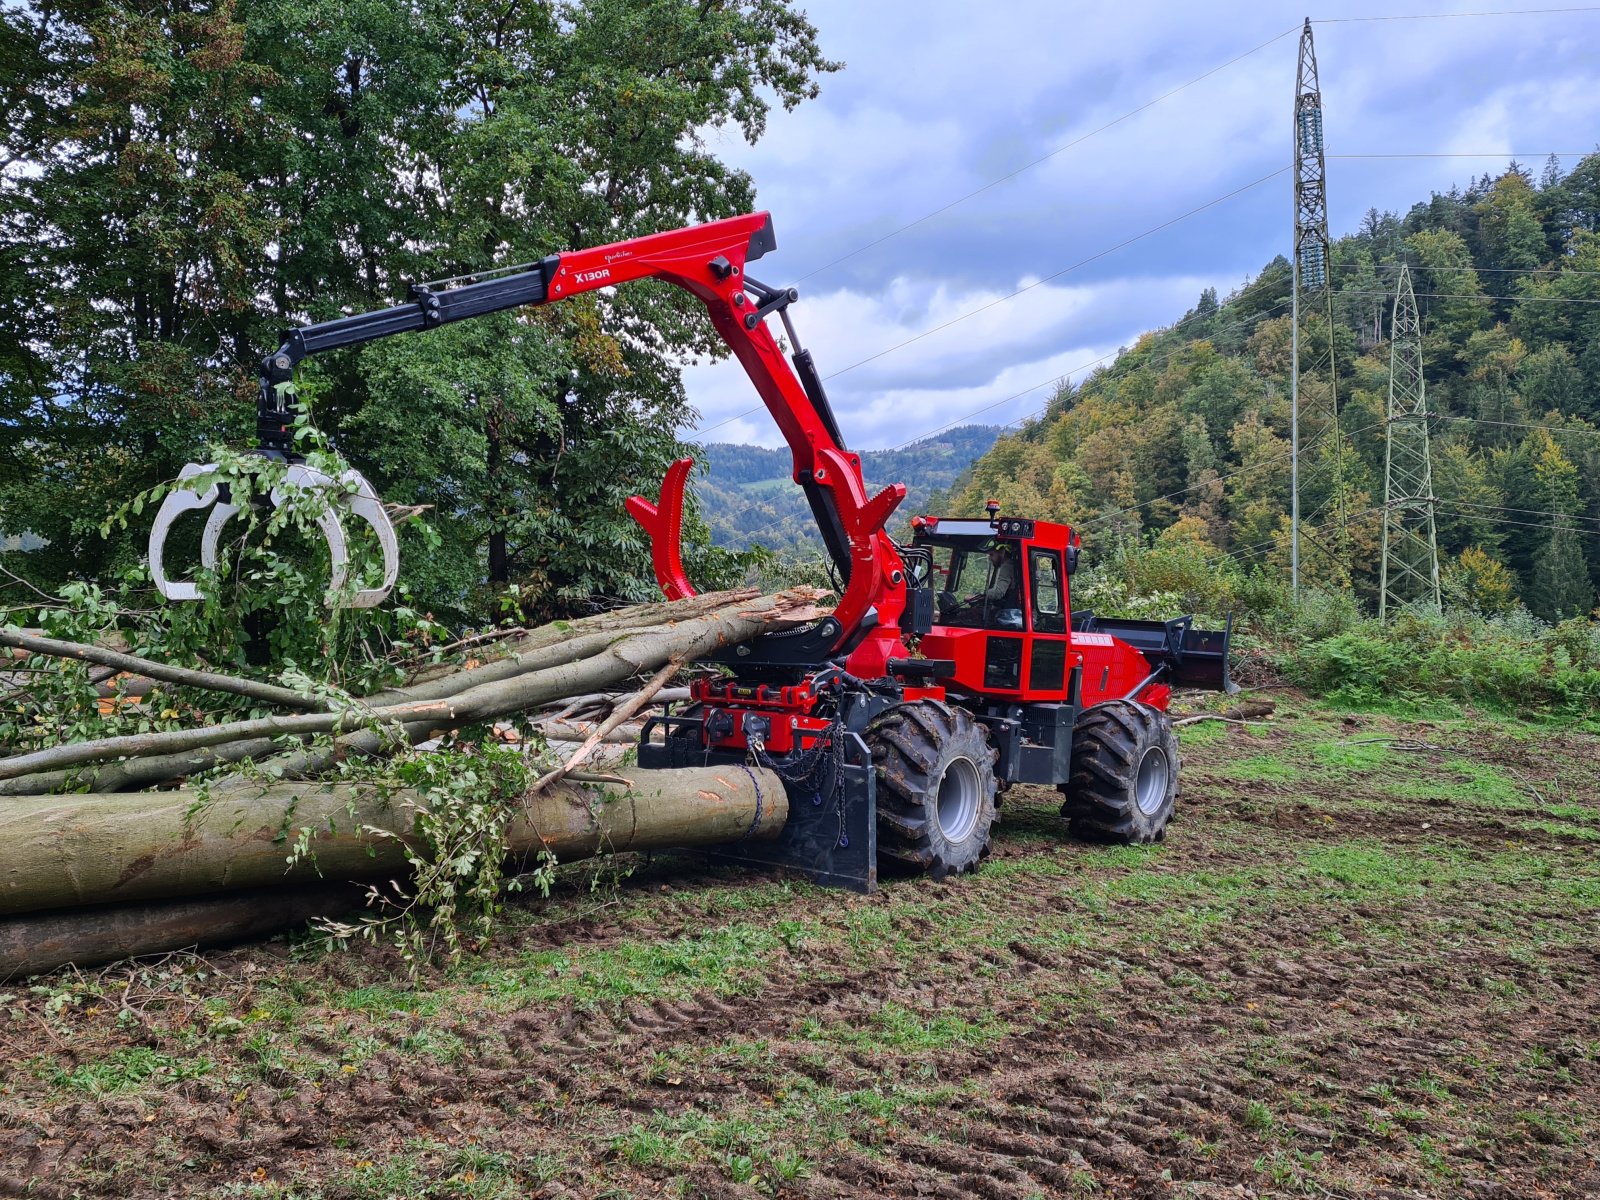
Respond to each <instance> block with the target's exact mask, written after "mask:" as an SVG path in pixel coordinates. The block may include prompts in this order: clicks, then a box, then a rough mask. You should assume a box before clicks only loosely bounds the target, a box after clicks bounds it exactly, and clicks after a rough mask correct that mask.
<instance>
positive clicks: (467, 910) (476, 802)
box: [288, 745, 555, 972]
mask: <svg viewBox="0 0 1600 1200" xmlns="http://www.w3.org/2000/svg"><path fill="white" fill-rule="evenodd" d="M346 776H347V778H351V779H360V780H362V781H364V782H369V783H372V784H374V785H375V786H377V787H379V788H380V789H381V790H383V791H386V792H389V793H391V795H392V793H393V792H394V790H395V789H399V788H405V789H408V790H409V791H410V792H413V793H416V794H417V795H418V797H419V799H418V800H417V801H407V802H405V804H406V808H407V809H408V810H409V814H410V817H411V821H410V836H406V837H398V836H397V835H396V834H394V833H392V832H391V831H389V830H387V829H383V828H379V827H375V826H370V825H369V826H365V827H364V828H363V832H365V833H366V834H367V835H368V836H370V837H372V838H374V839H381V840H395V841H399V843H400V845H401V846H402V847H403V848H404V851H405V856H406V862H407V863H408V864H409V865H410V868H411V878H410V882H409V883H408V884H407V885H405V886H401V885H400V884H398V883H394V884H391V885H390V886H388V887H384V888H378V887H374V888H371V889H369V891H368V897H367V899H368V904H369V906H370V907H371V908H372V909H373V910H374V911H372V912H370V913H368V914H365V915H364V916H363V917H362V918H361V919H360V920H358V921H355V922H344V921H333V920H325V921H323V922H321V923H320V928H321V930H322V932H323V934H325V935H326V936H327V937H328V938H329V939H330V940H331V941H332V942H334V943H335V944H338V945H345V944H348V943H349V942H350V941H351V940H352V939H354V938H361V939H365V940H367V941H378V940H379V939H380V938H382V937H384V936H385V935H387V936H389V937H390V938H391V939H392V940H393V943H394V945H395V947H396V949H398V950H399V951H400V954H401V956H402V957H403V958H404V959H405V961H406V963H407V964H408V965H409V966H410V967H411V969H412V971H413V972H415V971H416V970H417V969H418V968H419V967H420V966H421V964H422V963H423V962H425V961H429V960H432V959H435V958H439V957H443V958H447V959H450V960H452V961H453V960H457V959H459V958H460V957H461V955H462V953H463V951H464V949H465V942H464V940H463V935H464V934H466V935H476V936H477V937H478V938H487V937H488V936H489V934H490V933H491V932H492V930H493V928H494V920H495V917H496V916H497V915H498V914H499V912H500V906H501V900H502V897H503V895H504V893H505V892H506V891H520V890H521V889H522V887H523V882H524V878H525V877H526V878H528V879H530V880H531V881H532V883H533V884H534V886H535V887H537V888H538V889H539V890H540V891H541V892H543V893H544V894H545V895H548V894H549V891H550V880H551V872H552V870H553V868H554V867H555V857H554V856H553V855H552V854H550V853H549V852H548V851H545V852H542V853H541V854H539V855H538V857H537V859H536V860H535V861H534V862H531V863H523V864H520V865H521V866H522V867H523V868H524V870H523V871H522V872H521V873H518V874H515V875H513V876H511V877H510V878H508V877H507V876H506V874H505V865H506V861H507V856H508V854H509V852H510V843H509V839H508V832H509V830H510V827H511V822H512V820H513V819H514V818H515V817H516V815H517V813H518V812H520V811H521V806H522V799H523V797H524V796H525V795H526V794H527V792H528V789H529V787H531V786H532V784H533V782H534V777H533V774H532V772H531V771H530V770H529V765H528V759H527V758H525V757H524V756H523V755H522V754H521V753H520V752H519V751H517V750H515V749H512V748H506V747H493V746H489V745H484V746H479V747H475V748H471V749H468V750H461V749H456V748H446V749H441V750H433V751H418V752H412V753H407V754H402V755H400V756H399V757H397V758H395V759H392V760H387V761H385V762H383V763H381V764H376V765H374V764H363V765H361V766H359V767H356V768H354V769H352V770H349V771H347V772H346ZM317 832H318V831H317V830H314V829H311V828H309V827H306V828H302V829H301V830H300V831H299V836H298V838H297V839H296V840H295V843H294V847H293V850H292V852H291V853H290V854H289V856H288V861H289V862H290V863H291V864H293V863H296V862H299V861H301V860H302V859H306V858H310V859H312V860H314V859H315V854H316V842H315V838H316V834H317Z"/></svg>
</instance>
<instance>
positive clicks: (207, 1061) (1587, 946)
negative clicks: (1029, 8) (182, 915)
mask: <svg viewBox="0 0 1600 1200" xmlns="http://www.w3.org/2000/svg"><path fill="white" fill-rule="evenodd" d="M1182 741H1183V753H1184V759H1185V763H1184V776H1183V779H1184V791H1183V797H1182V800H1181V802H1180V804H1181V808H1180V816H1179V819H1178V820H1177V821H1176V822H1175V823H1174V824H1173V826H1172V829H1171V834H1170V836H1169V838H1168V840H1167V842H1166V843H1165V844H1164V845H1162V846H1159V847H1155V848H1151V849H1148V850H1144V849H1125V848H1109V849H1108V848H1104V847H1098V848H1097V847H1091V846H1083V845H1078V844H1074V843H1072V842H1070V841H1067V840H1065V839H1064V837H1063V831H1062V829H1061V828H1060V821H1059V818H1058V817H1057V816H1056V815H1055V802H1054V800H1053V797H1052V794H1051V793H1049V792H1047V791H1044V790H1042V789H1025V788H1024V789H1015V790H1013V791H1012V792H1010V793H1009V794H1008V795H1007V797H1006V804H1005V808H1004V824H1003V826H1002V827H1001V829H1000V831H999V835H998V837H997V840H996V845H995V853H994V855H993V857H992V858H991V859H990V860H989V862H988V864H987V865H986V866H985V867H984V868H983V870H982V871H981V872H980V873H979V874H978V875H976V876H974V877H968V878H963V879H960V880H953V881H948V882H944V883H934V882H930V881H928V880H924V879H909V880H899V881H895V882H892V883H891V884H889V885H888V886H886V887H884V888H883V889H882V891H881V892H880V893H879V894H878V895H876V896H873V897H871V898H864V897H857V896H851V895H845V894H841V893H837V892H825V891H822V890H819V889H816V888H813V887H811V886H809V885H805V884H799V883H792V882H783V881H777V880H772V879H763V878H760V877H757V876H752V875H750V874H744V873H738V872H727V871H711V870H707V869H705V868H703V867H700V866H697V865H696V864H694V863H693V862H691V861H685V860H675V861H674V860H665V861H655V862H641V863H639V864H637V865H636V867H635V868H634V869H633V870H632V873H631V874H629V875H627V876H626V877H624V878H620V879H619V878H617V877H616V875H615V872H614V869H613V871H611V872H607V873H602V874H600V875H596V874H594V873H593V872H589V873H579V872H577V871H576V869H573V871H572V873H571V875H570V877H569V878H568V879H567V880H566V881H565V883H564V884H563V888H562V889H561V890H560V891H558V894H557V895H556V897H555V898H554V899H553V900H551V901H549V902H543V901H528V902H519V903H518V904H517V905H516V906H515V909H514V911H513V912H512V913H511V914H510V916H509V918H508V928H507V929H506V931H505V932H504V934H503V935H502V936H501V937H500V938H499V940H497V941H496V943H495V944H494V945H493V946H491V947H489V948H487V949H485V950H483V951H482V952H481V953H480V954H477V955H474V956H472V957H470V958H469V959H468V961H466V962H464V963H462V964H461V965H459V966H457V967H454V968H451V969H448V970H436V971H431V972H428V973H425V974H424V975H423V976H422V978H420V979H419V980H417V981H415V982H412V981H410V980H408V979H407V977H406V974H405V972H404V970H403V969H402V968H401V966H400V964H399V961H398V959H397V958H396V957H395V956H393V955H392V954H390V953H387V952H385V951H382V950H378V949H372V948H367V949H360V950H356V951H353V952H349V953H344V954H328V953H317V952H315V951H314V950H306V949H304V948H301V949H298V950H296V949H292V948H291V947H290V946H289V945H288V944H287V943H285V942H279V943H276V944H272V945H268V946H257V947H254V948H250V949H244V950H237V951H231V952H227V953H218V954H212V955H207V956H203V957H201V958H192V957H186V958H174V959H171V960H168V961H166V962H164V963H159V964H154V965H151V964H145V965H141V966H137V967H133V968H127V967H124V968H116V969H111V970H108V971H105V972H100V973H95V974H89V975H84V976H56V977H52V978H48V979H44V980H35V981H12V982H10V983H8V984H0V1069H3V1072H4V1077H3V1082H0V1195H27V1196H41V1197H69V1196H85V1197H147V1196H218V1197H232V1196H239V1197H280V1198H287V1197H300V1198H303V1200H311V1198H313V1197H321V1198H326V1200H334V1198H344V1197H348V1198H373V1200H377V1198H380V1197H391V1196H392V1197H404V1198H406V1200H410V1198H413V1197H423V1196H429V1197H435V1196H436V1197H485V1198H498V1197H513V1196H529V1195H536V1196H537V1195H542V1196H550V1197H567V1196H581V1197H600V1196H616V1197H629V1196H653V1195H657V1194H662V1195H674V1194H682V1195H698V1196H709V1197H735V1196H753V1195H780V1196H790V1197H829V1196H850V1197H863V1196H896V1197H901V1196H904V1197H911V1196H943V1197H967V1196H977V1197H993V1198H997V1200H999V1198H1005V1200H1011V1198H1015V1200H1023V1198H1025V1197H1035V1196H1080V1195H1081V1196H1089V1195H1096V1196H1117V1197H1145V1196H1150V1197H1181V1196H1190V1197H1234V1196H1293V1195H1310V1196H1322V1197H1327V1196H1332V1197H1351V1198H1354V1197H1414V1196H1451V1197H1455V1196H1469V1197H1483V1198H1490V1197H1505V1198H1507V1200H1512V1198H1518V1200H1520V1198H1523V1197H1539V1196H1550V1197H1579V1196H1595V1195H1600V1167H1597V1166H1596V1162H1595V1150H1594V1148H1595V1146H1596V1145H1600V1115H1597V1113H1600V857H1597V855H1596V851H1597V849H1600V796H1597V793H1600V729H1597V728H1596V727H1594V726H1590V727H1588V728H1587V729H1580V728H1575V727H1573V726H1571V725H1567V726H1541V725H1533V724H1525V723H1520V722H1513V721H1502V720H1492V719H1489V718H1486V717H1482V716H1478V715H1471V714H1468V715H1452V714H1442V715H1439V714H1436V715H1433V716H1430V717H1396V716H1386V715H1378V714H1371V713H1365V714H1343V713H1338V712H1334V711H1332V710H1329V709H1326V708H1322V707H1318V706H1315V705H1311V704H1309V703H1308V702H1305V701H1303V700H1301V699H1299V698H1297V697H1294V696H1292V695H1288V694H1279V710H1278V714H1277V715H1276V716H1275V717H1274V718H1273V719H1272V720H1270V721H1267V722H1263V723H1261V724H1258V725H1252V726H1238V725H1225V724H1220V723H1215V722H1208V723H1202V724H1197V725H1192V726H1190V727H1188V728H1186V729H1185V730H1183V739H1182Z"/></svg>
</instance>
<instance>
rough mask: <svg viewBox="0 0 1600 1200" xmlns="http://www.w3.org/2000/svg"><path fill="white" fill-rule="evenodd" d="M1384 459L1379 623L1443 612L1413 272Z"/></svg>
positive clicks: (1403, 271)
mask: <svg viewBox="0 0 1600 1200" xmlns="http://www.w3.org/2000/svg"><path fill="white" fill-rule="evenodd" d="M1385 429H1386V430H1387V436H1386V437H1385V438H1384V451H1383V565H1382V568H1381V573H1380V580H1379V591H1378V615H1379V616H1380V617H1386V616H1388V614H1389V610H1390V608H1397V609H1398V608H1404V607H1406V606H1407V605H1415V606H1418V607H1425V608H1432V609H1434V610H1436V611H1437V610H1438V608H1439V535H1438V532H1437V530H1436V529H1435V523H1434V515H1433V505H1434V495H1433V461H1432V458H1431V456H1430V454H1429V450H1428V389H1427V383H1426V381H1425V380H1424V379H1423V376H1422V321H1421V320H1420V319H1419V317H1418V316H1417V297H1416V294H1415V293H1414V292H1413V291H1412V289H1411V270H1410V268H1409V267H1406V266H1404V265H1402V266H1401V268H1400V282H1399V284H1398V285H1397V286H1396V289H1395V295H1394V317H1393V319H1392V321H1391V322H1390V327H1389V419H1388V422H1387V424H1386V425H1385Z"/></svg>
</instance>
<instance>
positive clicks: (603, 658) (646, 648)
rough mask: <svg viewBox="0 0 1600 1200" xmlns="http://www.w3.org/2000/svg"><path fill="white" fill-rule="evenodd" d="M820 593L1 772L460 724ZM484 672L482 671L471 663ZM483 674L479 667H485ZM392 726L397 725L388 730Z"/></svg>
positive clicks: (787, 617) (756, 628) (3, 766)
mask: <svg viewBox="0 0 1600 1200" xmlns="http://www.w3.org/2000/svg"><path fill="white" fill-rule="evenodd" d="M815 599H816V593H814V592H811V591H809V590H796V591H792V592H786V593H781V594H779V595H777V596H768V597H764V598H762V599H760V600H757V601H755V602H753V603H751V604H750V605H748V606H746V607H744V608H742V609H740V610H731V609H726V608H725V609H723V610H722V611H719V612H713V613H711V614H708V615H706V616H702V617H699V618H696V619H693V620H688V621H683V622H680V623H677V624H674V625H670V626H666V627H645V628H641V629H638V630H635V631H631V632H628V633H625V634H623V635H621V636H614V635H604V636H605V645H604V647H603V648H602V649H600V650H599V652H597V653H594V654H591V655H589V656H588V657H585V658H583V659H582V660H580V661H573V660H572V659H570V658H567V659H564V660H561V661H557V662H552V663H551V664H550V665H548V666H546V667H545V668H544V669H542V670H534V671H532V672H529V673H524V674H513V675H511V676H510V677H509V678H498V677H497V678H493V679H489V680H486V681H483V682H479V683H477V684H476V685H475V686H470V687H467V688H466V689H465V690H464V691H459V692H456V693H454V694H452V695H450V696H448V697H446V698H442V699H436V700H422V701H419V700H408V701H407V702H404V703H398V704H384V705H381V706H380V705H376V704H373V705H372V706H363V707H361V708H358V709H352V710H350V711H347V712H333V713H303V714H299V715H295V716H271V717H261V718H257V719H254V720H248V721H233V722H227V723H224V724H219V725H206V726H201V727H199V728H196V729H183V730H170V731H164V732H159V733H143V734H131V735H127V736H123V737H112V738H101V739H97V740H94V741H87V742H75V743H71V744H69V745H64V746H52V747H49V748H47V749H44V750H38V751H34V752H31V753H28V754H19V755H13V756H11V757H10V758H5V759H0V780H7V779H16V778H19V777H21V776H24V775H32V774H36V773H39V772H43V771H51V770H56V769H60V768H65V767H72V766H76V765H78V764H81V763H89V762H105V761H109V760H114V759H118V758H133V757H145V756H152V755H162V754H175V753H181V752H187V751H194V750H199V749H202V748H205V747H209V746H218V745H223V744H226V743H229V742H236V741H240V740H244V739H254V738H262V737H282V736H296V737H299V736H310V735H316V734H323V733H338V732H344V731H348V730H350V729H351V727H352V726H363V725H364V726H367V727H368V728H369V729H370V730H372V731H373V732H375V733H380V735H382V734H387V733H389V732H390V729H392V731H393V734H394V735H399V734H400V732H401V730H400V727H401V726H410V725H416V724H425V725H431V726H433V727H435V728H445V729H449V728H456V727H459V726H461V725H464V724H469V723H472V722H477V721H485V720H493V719H494V718H497V717H500V716H505V715H509V714H511V713H516V712H525V711H527V710H528V709H530V708H537V707H539V706H540V705H543V704H546V703H548V702H549V701H551V700H554V699H557V698H559V697H562V696H568V695H571V694H573V693H574V692H583V691H598V690H602V689H603V688H605V687H606V686H607V685H612V686H614V685H615V684H617V683H618V682H620V681H622V680H624V679H628V678H631V677H633V676H634V675H637V674H640V673H642V672H644V671H648V670H652V669H659V668H660V667H661V666H662V665H663V664H665V663H668V662H671V661H673V660H675V659H676V660H680V661H690V660H692V659H695V658H700V657H703V656H705V655H708V654H711V653H713V652H715V651H717V650H719V649H722V648H723V647H725V646H728V645H732V644H735V643H738V642H743V641H747V640H749V639H750V638H752V637H754V636H756V635H757V634H760V633H762V632H766V631H768V630H772V629H785V628H792V627H794V626H797V625H803V624H807V623H809V622H811V621H813V620H816V619H817V618H818V616H820V615H821V614H820V613H819V611H818V610H817V609H816V608H815V607H814V604H813V602H814V600H815ZM463 674H465V675H469V676H471V675H476V674H477V672H464V673H463ZM480 678H481V676H480ZM385 727H389V728H388V729H386V728H385Z"/></svg>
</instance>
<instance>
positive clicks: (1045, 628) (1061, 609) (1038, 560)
mask: <svg viewBox="0 0 1600 1200" xmlns="http://www.w3.org/2000/svg"><path fill="white" fill-rule="evenodd" d="M1028 578H1029V580H1030V581H1031V599H1032V603H1033V631H1034V632H1035V633H1065V632H1066V631H1067V606H1066V601H1065V597H1063V595H1062V589H1061V555H1060V553H1059V552H1058V551H1055V550H1038V549H1035V550H1030V551H1029V552H1028Z"/></svg>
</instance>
